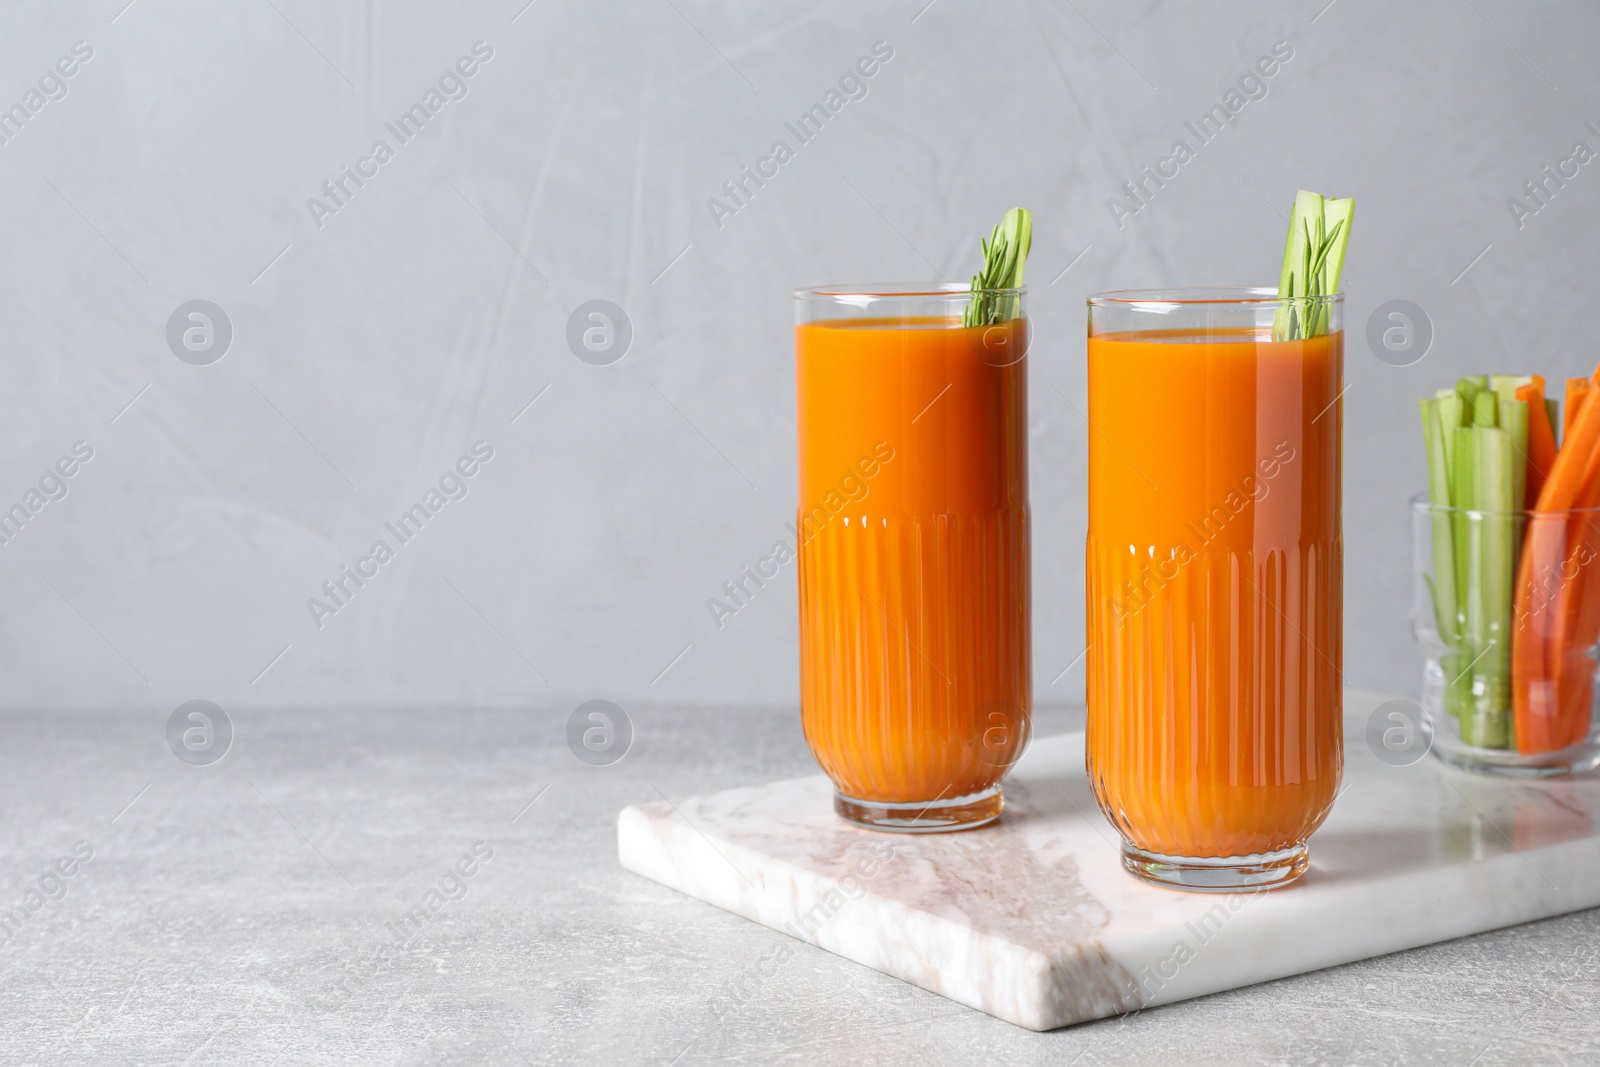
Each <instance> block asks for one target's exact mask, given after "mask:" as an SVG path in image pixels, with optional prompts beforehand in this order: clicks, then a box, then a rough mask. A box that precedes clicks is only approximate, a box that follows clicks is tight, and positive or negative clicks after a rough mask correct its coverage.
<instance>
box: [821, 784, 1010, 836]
mask: <svg viewBox="0 0 1600 1067" xmlns="http://www.w3.org/2000/svg"><path fill="white" fill-rule="evenodd" d="M1004 807H1005V797H1004V796H1003V795H1002V794H1001V792H1000V787H999V786H998V785H995V786H991V787H989V788H988V789H985V790H984V791H983V792H981V793H971V794H968V795H967V796H964V797H952V798H950V799H948V800H935V801H931V802H929V803H921V802H917V803H911V804H888V803H884V802H882V801H877V800H857V799H855V798H854V797H847V796H845V795H844V794H843V793H838V792H836V793H834V794H833V810H834V813H835V814H837V815H838V816H839V818H841V819H843V820H844V821H845V822H848V823H853V824H854V825H856V826H861V827H865V828H866V829H868V830H888V831H890V832H892V833H900V834H937V833H943V832H945V831H949V830H971V829H974V828H976V827H979V826H987V825H988V824H989V823H992V822H994V821H995V820H996V819H998V818H999V817H1000V811H1001V809H1003V808H1004Z"/></svg>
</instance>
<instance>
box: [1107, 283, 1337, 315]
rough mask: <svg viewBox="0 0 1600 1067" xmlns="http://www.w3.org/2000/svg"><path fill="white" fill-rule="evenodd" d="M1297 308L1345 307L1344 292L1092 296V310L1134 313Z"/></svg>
mask: <svg viewBox="0 0 1600 1067" xmlns="http://www.w3.org/2000/svg"><path fill="white" fill-rule="evenodd" d="M1290 301H1292V302H1294V303H1295V304H1296V305H1298V306H1301V307H1303V306H1305V305H1307V304H1315V305H1319V306H1322V305H1332V304H1342V303H1344V290H1342V289H1341V290H1339V292H1337V293H1332V294H1329V295H1325V296H1291V297H1279V296H1278V287H1277V286H1275V285H1274V286H1272V287H1270V288H1267V287H1263V286H1249V285H1197V286H1186V287H1180V288H1172V289H1110V290H1107V291H1106V292H1103V293H1090V294H1089V296H1088V298H1087V303H1088V305H1089V306H1090V307H1131V308H1132V309H1133V310H1145V311H1171V310H1173V309H1176V308H1180V307H1204V306H1206V305H1208V304H1232V305H1248V306H1259V307H1273V306H1276V305H1280V304H1285V303H1288V302H1290Z"/></svg>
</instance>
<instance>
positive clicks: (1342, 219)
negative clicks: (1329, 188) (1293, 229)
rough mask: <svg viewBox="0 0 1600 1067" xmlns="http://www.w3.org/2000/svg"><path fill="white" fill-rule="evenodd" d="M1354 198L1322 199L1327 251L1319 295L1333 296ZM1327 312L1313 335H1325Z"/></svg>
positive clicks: (1347, 237)
mask: <svg viewBox="0 0 1600 1067" xmlns="http://www.w3.org/2000/svg"><path fill="white" fill-rule="evenodd" d="M1355 217H1356V202H1355V198H1354V197H1348V196H1347V197H1343V198H1339V199H1335V198H1334V197H1331V196H1330V197H1325V198H1324V199H1323V201H1322V227H1323V231H1324V232H1325V233H1326V235H1327V239H1328V242H1329V243H1328V247H1327V248H1326V249H1325V250H1324V251H1323V265H1322V275H1323V280H1322V291H1323V292H1324V293H1330V294H1331V293H1337V292H1338V291H1339V275H1341V274H1343V273H1344V252H1345V249H1346V248H1348V247H1349V245H1350V225H1351V223H1353V222H1355ZM1328 310H1329V309H1327V308H1323V309H1321V312H1320V319H1319V322H1318V329H1317V330H1316V333H1327V332H1328Z"/></svg>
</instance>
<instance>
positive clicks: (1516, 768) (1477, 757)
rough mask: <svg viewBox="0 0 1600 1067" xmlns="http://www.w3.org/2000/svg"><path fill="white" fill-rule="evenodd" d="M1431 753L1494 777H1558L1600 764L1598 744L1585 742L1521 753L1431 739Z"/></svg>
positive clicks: (1457, 764)
mask: <svg viewBox="0 0 1600 1067" xmlns="http://www.w3.org/2000/svg"><path fill="white" fill-rule="evenodd" d="M1433 754H1434V755H1435V756H1437V757H1439V758H1440V759H1441V760H1443V761H1444V762H1445V763H1448V764H1449V765H1450V766H1452V767H1459V768H1461V769H1462V770H1464V771H1472V772H1473V773H1475V774H1487V775H1491V776H1493V777H1496V778H1559V777H1560V776H1562V775H1564V774H1579V773H1581V772H1583V771H1587V770H1592V769H1593V768H1595V767H1600V746H1596V745H1593V744H1590V743H1588V742H1585V743H1584V744H1581V745H1573V746H1572V747H1571V748H1564V749H1562V750H1561V751H1559V752H1545V753H1540V754H1539V755H1537V756H1523V755H1520V754H1519V753H1518V752H1517V751H1516V750H1515V749H1501V748H1468V747H1465V746H1462V747H1459V748H1453V747H1450V746H1449V745H1443V744H1438V743H1435V744H1434V746H1433Z"/></svg>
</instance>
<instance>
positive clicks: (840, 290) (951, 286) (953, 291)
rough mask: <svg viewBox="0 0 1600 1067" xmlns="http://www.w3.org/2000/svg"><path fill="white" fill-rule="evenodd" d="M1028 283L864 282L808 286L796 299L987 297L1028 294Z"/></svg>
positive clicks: (797, 293)
mask: <svg viewBox="0 0 1600 1067" xmlns="http://www.w3.org/2000/svg"><path fill="white" fill-rule="evenodd" d="M1027 292H1028V287H1027V286H1026V285H1019V286H1016V287H1015V288H1012V289H981V288H980V289H974V288H973V287H972V286H970V285H968V284H967V283H965V282H872V283H866V284H860V285H807V286H801V287H800V288H798V289H796V290H795V291H794V298H795V299H796V300H816V299H827V298H831V297H841V296H843V297H855V298H857V299H860V298H863V297H865V298H870V299H879V300H888V299H894V298H896V297H940V298H954V297H970V296H972V295H973V294H974V293H978V294H981V295H984V296H1024V295H1026V294H1027Z"/></svg>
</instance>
